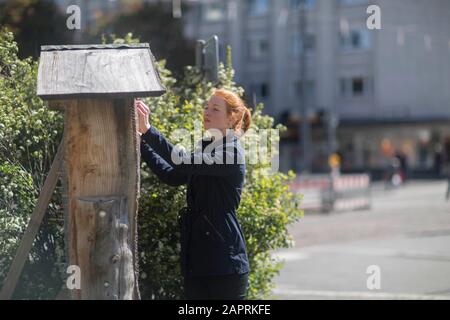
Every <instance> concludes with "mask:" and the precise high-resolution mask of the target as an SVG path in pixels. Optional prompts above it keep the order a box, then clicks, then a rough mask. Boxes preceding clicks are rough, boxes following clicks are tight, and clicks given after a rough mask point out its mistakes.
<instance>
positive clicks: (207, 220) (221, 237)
mask: <svg viewBox="0 0 450 320" xmlns="http://www.w3.org/2000/svg"><path fill="white" fill-rule="evenodd" d="M203 217H204V218H205V220H206V222H208V224H209V225H210V226H211V228H212V229H213V231H214V232H215V233H216V234H217V236H219V237H220V240H221V241H222V242H223V243H225V242H226V241H225V239H224V237H223V236H222V235H221V234H220V232H219V231H218V230H217V229H216V227H215V226H214V225H213V224H212V222H211V221H210V220H209V219H208V217H207V216H206V215H203Z"/></svg>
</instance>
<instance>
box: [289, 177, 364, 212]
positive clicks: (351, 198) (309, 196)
mask: <svg viewBox="0 0 450 320" xmlns="http://www.w3.org/2000/svg"><path fill="white" fill-rule="evenodd" d="M290 188H291V190H292V192H294V193H301V194H303V201H302V203H301V206H300V207H301V208H302V209H303V210H305V211H331V210H334V211H342V210H345V211H348V210H356V209H366V208H369V207H370V177H369V176H368V175H367V174H352V175H339V176H335V177H333V179H331V177H330V176H308V177H299V178H297V180H296V181H294V182H292V183H291V184H290Z"/></svg>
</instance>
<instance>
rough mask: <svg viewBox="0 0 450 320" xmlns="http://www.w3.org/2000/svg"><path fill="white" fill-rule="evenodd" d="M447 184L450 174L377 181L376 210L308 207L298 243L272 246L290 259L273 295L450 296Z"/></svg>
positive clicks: (296, 232)
mask: <svg viewBox="0 0 450 320" xmlns="http://www.w3.org/2000/svg"><path fill="white" fill-rule="evenodd" d="M446 188H447V182H446V181H409V182H408V183H407V184H405V185H403V186H401V187H400V188H397V189H393V190H385V189H384V186H383V185H382V184H374V185H373V186H372V188H371V189H372V191H371V198H372V201H371V202H372V206H371V209H370V210H365V211H350V212H332V213H329V214H322V213H308V212H306V213H305V217H304V218H302V219H301V220H300V221H299V222H298V223H296V224H295V225H293V226H291V227H290V228H289V230H290V233H291V235H292V236H293V238H294V240H295V243H296V245H295V247H293V248H290V249H284V250H280V251H276V252H274V254H273V256H274V258H276V259H279V260H283V261H284V263H285V265H284V268H283V269H282V270H281V272H280V274H279V276H277V277H276V279H275V284H276V286H275V288H274V290H273V298H274V299H302V300H303V299H389V300H390V299H414V300H415V299H450V201H445V192H446ZM371 268H375V269H376V271H375V272H374V271H373V270H374V269H371ZM374 277H375V278H374ZM375 279H376V280H375ZM374 281H375V282H374ZM377 281H378V282H377ZM371 284H372V285H371ZM373 284H379V285H378V286H375V287H373Z"/></svg>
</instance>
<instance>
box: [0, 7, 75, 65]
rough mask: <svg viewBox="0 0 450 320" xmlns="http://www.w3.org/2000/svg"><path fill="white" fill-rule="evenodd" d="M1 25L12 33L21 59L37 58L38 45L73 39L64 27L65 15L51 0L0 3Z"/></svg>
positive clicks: (60, 42)
mask: <svg viewBox="0 0 450 320" xmlns="http://www.w3.org/2000/svg"><path fill="white" fill-rule="evenodd" d="M0 26H3V27H8V29H9V30H10V31H12V32H13V33H14V35H15V38H16V41H17V43H18V45H19V57H20V58H25V57H29V56H31V57H33V58H35V59H36V58H38V57H39V52H40V46H41V45H51V44H67V43H70V42H71V41H72V33H71V31H70V30H68V29H67V28H66V16H64V14H63V13H62V12H61V11H59V9H58V7H57V6H56V5H55V3H54V1H51V0H7V1H4V2H0Z"/></svg>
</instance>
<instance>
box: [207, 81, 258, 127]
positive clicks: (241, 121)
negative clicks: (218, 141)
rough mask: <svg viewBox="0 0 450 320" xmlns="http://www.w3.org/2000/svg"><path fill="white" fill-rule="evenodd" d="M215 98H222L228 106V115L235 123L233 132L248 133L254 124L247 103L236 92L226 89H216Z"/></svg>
mask: <svg viewBox="0 0 450 320" xmlns="http://www.w3.org/2000/svg"><path fill="white" fill-rule="evenodd" d="M212 95H213V96H217V97H220V98H222V99H223V100H224V101H225V103H226V105H227V114H228V115H229V116H230V115H231V119H232V121H233V124H232V129H233V130H242V131H243V132H246V131H247V130H248V129H249V128H250V125H251V124H252V115H251V112H250V110H249V109H248V108H247V106H246V105H245V102H244V101H243V100H242V99H241V98H240V97H239V96H238V95H237V94H236V93H234V92H232V91H230V90H226V89H216V90H215V91H214V92H213V94H212Z"/></svg>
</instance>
